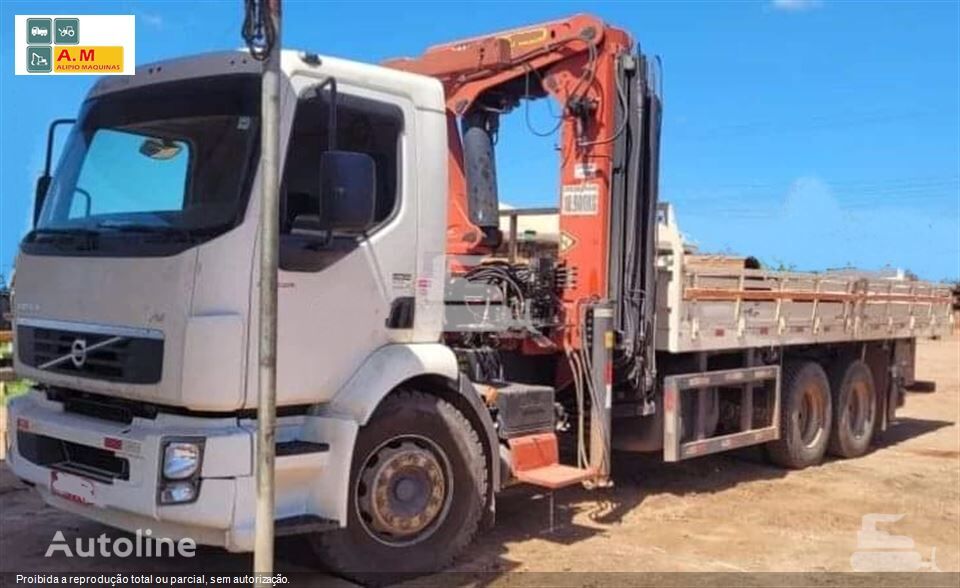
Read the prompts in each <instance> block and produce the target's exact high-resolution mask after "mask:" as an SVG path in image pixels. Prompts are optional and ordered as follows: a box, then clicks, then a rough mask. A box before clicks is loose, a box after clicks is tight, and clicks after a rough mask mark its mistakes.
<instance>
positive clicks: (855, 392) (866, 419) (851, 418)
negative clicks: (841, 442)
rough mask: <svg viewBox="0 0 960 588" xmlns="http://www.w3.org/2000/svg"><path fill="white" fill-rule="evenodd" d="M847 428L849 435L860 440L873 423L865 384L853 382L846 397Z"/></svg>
mask: <svg viewBox="0 0 960 588" xmlns="http://www.w3.org/2000/svg"><path fill="white" fill-rule="evenodd" d="M846 413H847V426H848V427H849V428H850V434H851V435H853V437H854V438H856V439H862V438H863V437H865V436H866V435H867V433H869V430H870V427H872V423H873V404H872V403H871V402H870V390H869V388H868V387H867V384H866V382H861V381H858V382H855V383H854V384H853V385H852V386H851V387H850V394H848V395H847V406H846Z"/></svg>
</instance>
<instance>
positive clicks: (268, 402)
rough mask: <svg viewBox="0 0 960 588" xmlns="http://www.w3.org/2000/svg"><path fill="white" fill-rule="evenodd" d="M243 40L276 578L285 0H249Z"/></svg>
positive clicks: (260, 493) (261, 485) (261, 440)
mask: <svg viewBox="0 0 960 588" xmlns="http://www.w3.org/2000/svg"><path fill="white" fill-rule="evenodd" d="M245 7H246V17H245V19H244V25H243V37H244V40H245V41H246V42H247V45H248V46H249V47H250V53H251V55H252V56H253V57H254V58H255V59H257V60H260V61H262V62H263V80H262V88H261V100H262V103H261V119H262V120H261V123H260V130H261V135H260V137H261V138H260V145H261V146H260V179H261V187H260V190H261V198H260V354H259V356H260V369H259V376H260V377H259V382H260V386H259V394H258V396H257V465H256V474H257V513H256V522H255V525H256V526H255V529H254V531H255V542H254V552H253V572H254V575H255V576H256V578H257V584H258V585H268V582H267V579H268V578H269V577H271V576H272V575H273V540H274V457H275V452H276V445H275V442H276V441H275V435H276V421H277V271H278V259H279V254H278V252H279V232H280V231H279V223H280V221H279V214H280V209H279V202H280V79H281V78H280V0H246V2H245Z"/></svg>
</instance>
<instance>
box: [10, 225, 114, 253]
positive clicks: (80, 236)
mask: <svg viewBox="0 0 960 588" xmlns="http://www.w3.org/2000/svg"><path fill="white" fill-rule="evenodd" d="M99 237H100V233H99V231H94V230H92V229H87V228H84V227H59V228H54V227H50V228H44V227H40V228H36V229H33V230H32V231H30V232H29V233H27V237H26V241H27V242H28V243H29V242H34V243H37V242H43V243H49V244H51V245H53V246H55V247H58V248H63V247H65V246H67V245H68V244H70V247H68V249H73V248H76V249H77V250H93V249H97V244H98V238H99Z"/></svg>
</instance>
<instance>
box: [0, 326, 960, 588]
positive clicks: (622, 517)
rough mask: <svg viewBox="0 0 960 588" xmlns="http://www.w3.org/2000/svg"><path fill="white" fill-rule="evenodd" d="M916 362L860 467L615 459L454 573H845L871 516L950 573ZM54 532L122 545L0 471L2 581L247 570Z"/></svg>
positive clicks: (933, 418)
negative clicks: (68, 544) (28, 575)
mask: <svg viewBox="0 0 960 588" xmlns="http://www.w3.org/2000/svg"><path fill="white" fill-rule="evenodd" d="M918 355H919V358H918V369H917V377H918V379H921V380H932V381H935V382H936V385H937V389H936V392H935V393H920V392H917V393H911V394H909V396H908V398H907V404H906V406H905V407H904V408H902V409H900V412H899V413H898V414H899V417H900V419H899V421H898V422H897V423H896V424H895V425H894V426H893V427H892V428H891V429H890V430H888V431H887V432H886V433H885V434H884V435H883V437H882V438H881V439H880V440H879V441H878V443H877V446H876V448H875V450H874V451H872V452H871V453H870V454H868V455H866V456H864V457H862V458H859V459H855V460H849V461H843V460H829V461H827V462H826V463H824V464H823V465H821V466H819V467H814V468H809V469H807V470H803V471H789V472H788V471H784V470H781V469H778V468H775V467H772V466H769V465H767V464H765V463H764V462H763V461H762V459H761V458H760V455H759V452H758V451H755V450H745V451H742V452H739V453H736V454H733V455H721V456H708V457H703V458H699V459H694V460H690V461H688V462H682V463H680V464H658V463H656V461H655V460H652V459H645V458H637V457H632V456H618V457H617V458H616V459H615V461H614V471H615V477H616V481H617V484H616V487H615V488H613V489H612V490H609V491H603V492H593V493H591V492H587V491H584V490H581V489H568V490H564V491H560V492H558V493H557V494H556V511H555V512H556V528H555V529H554V531H553V532H548V529H547V525H548V520H549V519H548V501H547V499H546V497H545V496H544V495H543V494H540V493H537V492H533V491H530V490H526V489H523V488H516V489H512V490H510V491H508V492H506V493H505V494H504V495H503V496H502V497H501V498H500V499H499V500H498V525H497V526H496V528H495V529H493V530H492V531H489V532H487V533H486V534H485V535H483V536H482V537H481V538H480V539H479V540H478V541H477V542H476V543H475V544H474V546H473V547H471V548H470V550H469V552H468V554H467V555H466V556H465V557H464V558H463V559H462V561H461V562H460V563H459V564H458V565H457V566H456V567H455V570H456V571H460V572H464V573H465V574H464V577H471V576H475V577H484V578H487V580H488V581H489V580H490V579H491V578H507V576H504V575H503V574H505V573H506V572H514V571H524V572H566V573H568V574H569V573H570V572H597V571H610V570H617V571H636V572H673V571H694V572H698V571H699V572H737V571H750V572H760V571H796V572H800V571H803V572H810V571H814V572H818V571H824V572H826V571H851V570H852V566H851V557H852V556H853V555H854V553H855V552H857V551H858V544H857V531H858V530H859V529H860V528H861V523H862V517H864V515H867V514H871V513H878V514H888V515H903V516H902V518H900V519H899V520H898V521H896V522H892V523H885V524H883V525H881V526H880V529H881V530H884V531H887V532H889V533H890V534H891V535H899V536H905V537H909V538H911V539H912V541H913V551H914V552H918V553H919V555H920V558H919V559H920V560H921V561H922V565H923V566H925V567H927V568H931V567H932V566H935V568H936V569H939V570H941V571H945V572H946V571H951V572H957V571H960V426H958V422H960V338H957V337H956V336H954V337H952V338H950V339H947V340H942V341H922V342H921V343H920V346H919V351H918ZM57 530H62V531H63V532H64V534H65V536H67V537H68V540H72V538H74V537H96V536H97V535H99V534H100V533H103V532H106V533H108V534H109V535H113V536H120V534H119V533H118V532H115V531H111V530H109V529H106V528H105V527H102V526H100V525H98V524H95V523H91V522H88V521H86V520H84V519H80V518H77V517H75V516H71V515H67V514H64V513H61V512H58V511H55V510H53V509H51V508H48V507H45V506H44V505H42V504H41V502H40V501H39V500H38V499H37V497H36V496H35V495H34V494H33V492H30V491H29V490H28V489H27V488H26V487H24V486H23V485H22V484H20V483H19V482H18V481H16V480H15V479H14V478H13V476H12V475H10V473H9V471H8V470H6V468H0V559H2V562H3V563H2V565H0V571H4V572H11V571H17V570H23V571H30V572H68V571H69V572H105V571H113V572H124V571H126V572H139V573H145V572H150V571H153V572H166V573H174V572H178V573H191V571H192V568H194V567H196V568H197V569H199V567H203V568H204V569H205V570H206V571H208V573H209V572H210V571H215V570H216V571H222V572H224V573H227V572H229V573H245V572H246V571H248V570H249V569H250V567H251V563H252V562H251V558H250V557H249V556H242V555H232V554H227V553H225V552H222V551H220V550H216V549H206V548H201V550H200V552H199V554H198V556H197V558H196V559H194V560H191V561H190V563H189V564H185V565H182V566H179V567H177V568H176V569H174V566H171V564H170V562H169V560H167V561H163V560H153V561H150V560H143V559H141V560H134V559H132V558H129V559H127V560H119V561H118V560H116V559H111V560H110V562H109V563H107V562H104V561H98V560H95V559H86V560H80V559H76V558H74V559H66V558H62V557H54V558H44V557H43V554H44V552H45V550H46V548H47V545H48V544H49V542H50V539H51V538H52V537H53V534H54V533H55V531H57ZM860 551H862V549H860ZM278 552H279V553H280V554H281V557H282V556H283V554H284V553H286V551H285V549H284V548H283V547H281V548H279V549H278ZM180 561H183V560H180ZM304 563H305V562H303V560H302V558H300V559H299V561H295V562H291V561H289V559H282V560H281V561H280V562H279V564H278V567H279V568H280V569H281V570H283V571H296V570H298V569H303V568H302V565H303V564H304ZM306 563H308V562H306ZM180 568H183V569H180ZM954 577H955V576H954ZM447 578H449V579H450V580H453V576H447ZM554 578H555V579H558V578H560V576H555V577H554ZM311 583H314V582H311ZM493 583H497V581H496V580H494V581H493ZM544 583H550V581H549V580H547V581H544Z"/></svg>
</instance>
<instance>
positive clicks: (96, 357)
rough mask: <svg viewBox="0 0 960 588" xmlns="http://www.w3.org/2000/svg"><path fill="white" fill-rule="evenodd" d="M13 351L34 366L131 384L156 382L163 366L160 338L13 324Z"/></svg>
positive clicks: (61, 372) (25, 362)
mask: <svg viewBox="0 0 960 588" xmlns="http://www.w3.org/2000/svg"><path fill="white" fill-rule="evenodd" d="M81 350H82V351H81ZM17 354H18V356H19V358H20V361H21V362H23V363H24V364H25V365H28V366H30V367H34V368H37V369H42V370H47V371H50V372H54V373H58V374H67V375H72V376H82V377H86V378H96V379H99V380H110V381H114V382H130V383H132V384H155V383H157V382H159V381H160V375H161V370H162V367H163V341H162V340H161V339H152V338H146V337H133V336H123V335H111V334H102V333H85V332H82V331H72V330H64V329H53V328H47V327H34V326H26V325H24V326H18V327H17Z"/></svg>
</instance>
